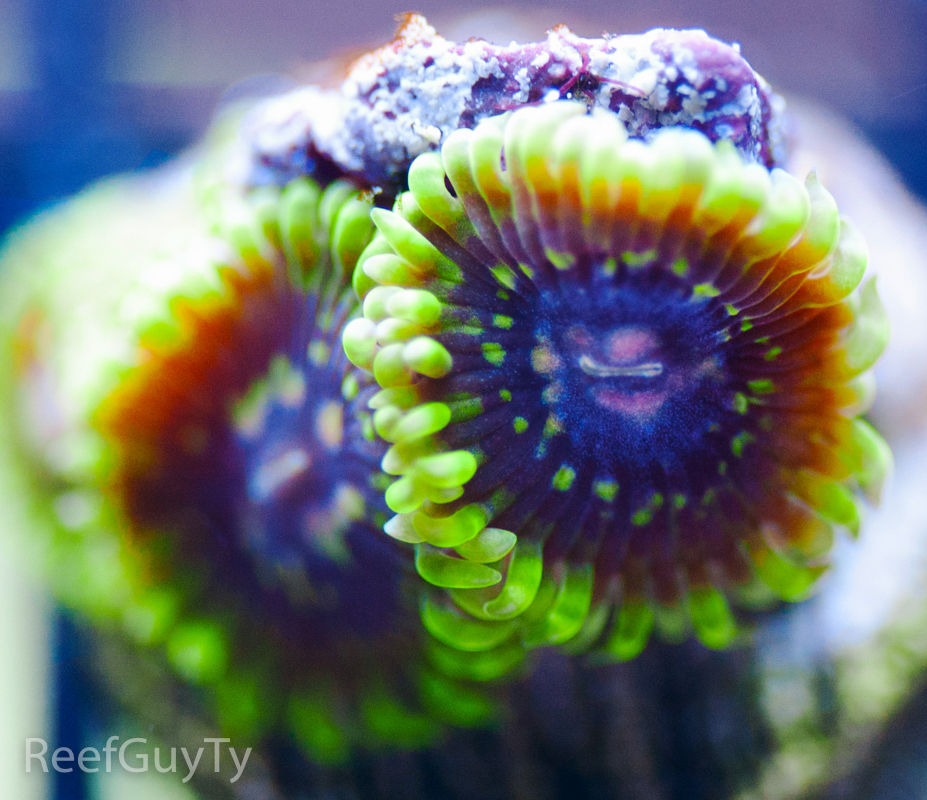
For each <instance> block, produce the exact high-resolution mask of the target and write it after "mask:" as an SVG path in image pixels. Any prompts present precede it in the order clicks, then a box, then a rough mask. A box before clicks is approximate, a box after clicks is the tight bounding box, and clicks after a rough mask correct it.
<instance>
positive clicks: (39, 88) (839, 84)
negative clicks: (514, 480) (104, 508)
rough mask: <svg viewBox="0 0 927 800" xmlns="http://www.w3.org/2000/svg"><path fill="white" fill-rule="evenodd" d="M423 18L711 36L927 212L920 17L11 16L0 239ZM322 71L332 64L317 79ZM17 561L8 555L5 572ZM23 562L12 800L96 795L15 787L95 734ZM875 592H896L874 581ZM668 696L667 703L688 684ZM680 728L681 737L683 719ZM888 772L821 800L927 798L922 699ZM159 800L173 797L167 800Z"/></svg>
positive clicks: (56, 631) (1, 26) (915, 3)
mask: <svg viewBox="0 0 927 800" xmlns="http://www.w3.org/2000/svg"><path fill="white" fill-rule="evenodd" d="M411 10H415V11H421V12H423V13H425V14H426V15H427V17H428V18H429V21H430V22H431V23H432V24H434V25H435V26H436V27H437V28H438V30H439V31H440V32H441V33H442V34H443V35H445V36H446V37H447V38H450V39H457V40H462V39H466V38H467V37H469V36H478V35H479V36H485V37H486V38H495V39H497V40H503V41H507V40H509V39H519V40H523V41H524V40H534V39H539V38H542V37H543V35H544V31H545V29H546V28H547V27H549V26H551V25H553V24H556V23H559V22H563V23H566V24H567V25H568V26H569V27H571V28H572V29H573V30H574V31H576V32H577V33H579V34H581V35H588V36H597V35H600V34H601V33H602V32H603V31H609V32H613V33H624V32H639V31H644V30H647V29H649V28H651V27H656V26H664V27H702V28H705V29H706V30H707V31H708V32H709V33H711V34H712V35H713V36H716V37H719V38H721V39H725V40H729V41H737V42H739V43H740V44H741V46H742V49H743V53H744V54H745V56H746V57H747V59H748V60H749V61H750V62H751V64H752V65H753V67H754V68H755V69H756V70H757V71H758V72H759V73H760V74H762V75H763V76H764V77H765V78H766V79H767V80H769V81H770V83H771V84H772V85H773V87H774V88H775V89H776V90H778V91H780V92H782V93H784V94H786V95H787V96H796V97H801V98H804V99H806V100H810V101H813V102H815V103H817V104H820V105H821V106H823V107H825V108H826V109H829V110H831V111H833V112H835V113H836V114H838V115H841V116H843V117H845V118H846V119H848V120H850V121H851V122H852V123H853V124H854V125H855V126H856V127H857V128H858V129H859V131H860V132H861V133H862V134H863V135H864V136H865V137H866V138H867V139H868V140H869V141H871V142H872V143H873V144H874V145H875V147H876V148H877V149H878V150H879V151H880V152H881V153H882V154H883V155H884V156H885V157H886V158H887V159H888V161H889V162H890V163H891V165H892V166H893V168H894V169H895V170H897V172H898V173H899V174H900V176H901V178H902V180H903V181H904V183H905V184H906V185H907V187H908V188H909V189H910V190H911V191H912V192H914V193H916V194H919V195H920V197H921V198H923V199H927V48H925V46H924V42H925V41H927V2H924V0H885V1H884V2H863V1H862V0H860V1H858V2H852V1H851V0H835V1H834V2H820V3H806V2H799V0H772V1H770V2H765V3H748V2H710V1H709V0H694V1H690V2H677V1H674V0H655V1H654V2H648V3H645V4H641V3H630V2H587V3H582V4H579V3H571V4H559V5H558V4H552V3H546V4H542V5H537V4H527V3H524V4H519V3H508V4H506V5H505V7H504V8H499V7H498V5H497V4H493V3H486V4H483V3H478V2H476V3H474V2H471V3H468V4H467V5H466V8H462V7H461V5H460V4H457V3H450V2H433V1H427V0H426V1H424V2H417V3H416V4H415V5H414V7H406V6H404V5H402V4H399V5H395V4H393V3H389V2H383V0H372V1H370V2H354V3H344V2H339V3H318V2H298V0H265V1H264V2H260V3H258V2H248V3H243V2H236V3H230V2H227V1H225V2H224V1H223V0H140V1H136V0H96V1H95V2H91V0H36V1H35V2H26V1H25V0H22V1H21V0H0V231H5V230H6V229H8V228H10V227H11V226H15V225H16V224H17V223H18V222H21V221H23V220H24V219H26V218H27V217H28V216H29V215H31V214H33V213H35V212H37V211H39V210H41V209H42V208H45V207H47V206H49V205H50V204H54V203H56V202H59V201H61V200H63V199H65V198H67V197H68V196H70V195H72V194H74V193H75V192H78V191H80V190H81V189H82V188H83V187H84V186H86V185H87V184H88V183H90V182H92V181H95V180H97V179H100V178H102V177H104V176H106V175H109V174H113V173H118V172H124V171H129V170H145V169H152V168H154V167H157V166H158V165H160V164H162V163H164V162H165V161H167V160H168V159H170V158H171V157H173V156H174V155H176V154H177V153H179V152H181V151H182V150H183V149H184V148H185V147H186V146H187V145H189V144H190V143H192V142H194V141H195V140H196V139H197V138H198V137H199V136H200V135H201V134H202V133H203V131H204V130H205V129H206V127H207V126H208V124H209V121H210V119H211V117H212V115H213V113H214V111H215V109H216V108H217V106H219V105H220V104H221V103H223V102H228V101H230V100H233V99H236V98H240V97H243V96H248V95H260V94H265V93H270V92H273V91H275V90H279V89H281V88H285V87H286V86H288V85H291V84H293V83H294V82H298V81H323V82H325V81H329V82H334V81H336V80H337V79H338V76H339V65H340V64H343V63H344V62H345V61H347V60H349V59H350V58H351V56H352V55H355V54H358V53H360V52H363V51H364V50H365V49H368V48H369V47H370V46H375V45H378V44H380V43H382V42H383V41H386V40H387V39H388V38H389V36H390V35H391V33H392V31H393V29H394V27H395V20H394V15H395V13H397V12H402V11H411ZM462 14H463V15H462ZM325 59H331V61H328V62H327V63H325V64H321V65H319V64H318V63H317V62H320V61H323V60H325ZM925 268H927V267H925ZM925 358H927V356H925ZM915 460H916V459H915ZM2 514H3V510H2V509H0V515H2ZM7 546H8V543H6V542H3V541H0V555H3V554H4V553H5V552H6V549H5V548H6V547H7ZM11 563H12V562H10V560H9V559H6V558H3V559H2V564H0V700H2V704H0V728H2V732H0V795H2V796H4V797H6V796H9V797H10V798H12V800H19V798H23V800H25V798H28V797H36V798H38V797H49V798H54V800H83V799H84V798H88V797H91V796H96V794H94V793H95V792H96V791H97V789H96V788H94V787H92V786H90V785H89V782H88V781H87V776H86V775H84V774H83V773H81V772H79V771H77V770H75V772H74V773H71V774H70V775H52V776H50V778H51V779H50V780H49V782H47V783H45V784H43V783H42V782H41V780H40V779H41V776H29V777H30V780H28V781H24V780H23V777H24V776H22V775H21V772H22V764H21V753H22V740H23V738H24V737H25V736H27V735H42V732H48V734H49V735H50V736H51V737H53V739H54V741H55V744H56V745H58V746H70V747H72V748H74V749H79V747H80V746H82V743H83V742H85V741H87V737H88V736H89V735H90V734H91V732H93V731H94V729H95V726H97V725H99V724H100V723H99V721H98V720H96V718H95V714H96V704H95V703H94V701H93V698H92V696H91V695H90V694H89V689H88V687H87V686H86V685H84V684H82V682H81V681H82V679H81V677H80V675H79V673H78V671H76V670H74V669H72V666H73V664H74V662H75V659H77V658H78V657H79V654H80V648H81V641H80V638H79V637H78V636H77V634H76V633H75V630H74V628H73V626H72V624H71V622H70V620H69V619H68V617H67V615H66V614H64V613H62V612H60V611H56V610H55V608H54V606H53V604H52V603H51V602H50V601H49V600H48V599H47V598H46V597H45V595H44V593H43V591H42V590H41V587H38V586H36V585H34V584H33V583H31V582H30V580H29V579H28V578H27V577H23V576H22V575H20V574H19V573H18V572H16V570H15V567H14V566H11ZM873 579H874V580H891V575H890V574H889V575H886V574H885V573H884V572H883V573H878V572H877V573H875V577H874V578H873ZM811 638H813V632H812V634H811ZM735 666H736V665H735ZM707 668H708V665H706V669H707ZM732 669H735V667H732ZM735 671H736V669H735ZM663 677H664V679H665V680H667V685H668V686H674V685H675V686H678V685H680V684H679V682H677V683H676V684H674V683H673V682H672V681H671V680H669V679H667V678H666V676H663ZM551 680H553V678H551ZM700 680H706V681H707V678H706V676H704V675H703V676H701V678H700ZM717 681H720V684H719V685H716V686H715V688H714V690H713V691H714V695H713V697H714V700H713V702H715V701H716V702H723V701H724V692H723V675H722V676H716V682H717ZM663 702H665V703H666V704H668V705H673V704H674V703H675V704H677V705H680V707H681V705H682V703H683V699H680V698H674V697H672V696H671V695H667V696H666V697H664V698H663ZM731 702H733V700H732V701H731ZM8 721H9V724H7V723H8ZM677 722H678V723H679V724H680V725H685V716H684V715H680V716H679V717H678V719H677ZM748 722H749V721H748ZM747 728H749V724H748V725H747ZM29 731H38V732H33V733H29ZM723 734H724V732H723V731H722V732H720V733H719V732H717V731H716V732H714V734H713V735H717V736H723ZM692 735H693V736H695V734H694V733H693V734H692ZM706 735H707V734H706ZM695 738H697V737H695ZM754 744H756V743H754ZM760 749H761V748H760ZM683 750H684V751H685V748H684V747H683ZM686 752H687V753H688V755H687V756H686V758H688V759H690V760H691V762H692V763H688V762H685V759H683V761H682V762H680V766H679V769H680V775H679V778H678V780H674V781H670V782H669V784H668V785H670V786H671V789H670V794H669V796H671V797H673V798H680V799H682V798H701V797H709V796H713V795H712V794H711V792H710V790H709V789H708V788H707V787H703V786H700V785H699V784H698V780H696V778H695V777H693V776H697V775H698V764H697V762H698V751H697V749H692V748H690V749H689V750H688V751H686ZM877 753H878V757H877V758H875V759H874V761H873V764H872V765H871V766H870V767H867V769H868V772H866V774H865V775H862V776H861V777H859V780H858V781H857V782H856V783H854V784H847V785H846V786H843V787H836V788H834V789H833V790H832V791H831V793H830V794H828V795H827V796H828V797H834V798H837V797H847V798H849V797H853V798H861V799H862V798H879V799H880V800H881V799H882V798H885V799H886V800H887V799H888V798H905V800H908V799H911V800H915V799H916V798H918V797H927V694H922V695H920V696H916V697H914V698H913V699H912V700H911V701H910V702H909V703H908V704H907V705H906V706H905V707H904V708H903V710H902V712H901V713H900V714H899V715H898V716H897V718H896V719H895V720H894V721H893V722H892V724H891V726H890V728H889V735H888V736H887V737H886V739H885V741H884V742H883V743H882V744H881V745H880V746H879V748H877ZM32 777H35V780H31V778H32ZM555 777H556V781H557V782H558V783H557V785H558V786H559V787H560V788H561V789H562V792H561V795H560V796H564V797H566V796H571V795H570V794H568V793H569V792H571V780H572V778H571V776H570V775H569V774H557V775H556V776H555ZM703 777H704V776H703ZM5 781H6V783H5ZM139 786H140V785H139V784H136V785H134V787H133V788H132V789H131V790H127V789H125V787H123V788H122V789H120V788H118V787H116V788H110V790H109V791H110V794H108V795H106V796H107V797H109V796H112V797H127V796H129V795H127V794H122V795H120V792H122V791H131V792H133V795H132V796H133V797H135V796H141V795H140V794H139V795H136V794H134V792H136V791H140V789H139ZM7 787H8V791H9V792H10V793H9V794H6V793H4V789H5V788H7ZM575 788H576V791H577V792H586V793H585V794H577V795H576V796H590V797H591V796H594V795H593V794H589V793H588V792H589V791H591V790H589V789H588V787H583V788H582V789H581V788H580V787H579V786H578V784H577V786H576V787H575ZM175 790H176V787H171V789H170V792H174V791H175ZM148 791H151V792H152V794H151V796H152V797H167V796H168V795H167V794H164V793H162V792H161V790H159V789H158V788H152V789H149V790H148ZM164 791H167V789H165V790H164ZM411 791H412V789H411V788H410V792H411ZM172 796H173V795H172ZM178 796H181V797H182V796H183V795H178ZM397 796H404V795H402V794H398V795H397ZM408 796H410V797H412V796H416V797H417V796H419V795H416V794H411V793H410V794H409V795H408Z"/></svg>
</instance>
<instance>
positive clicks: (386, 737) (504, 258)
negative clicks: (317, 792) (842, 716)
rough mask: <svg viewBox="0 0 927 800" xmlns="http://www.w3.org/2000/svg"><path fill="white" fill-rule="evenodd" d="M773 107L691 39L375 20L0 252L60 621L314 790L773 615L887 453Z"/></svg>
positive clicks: (136, 700)
mask: <svg viewBox="0 0 927 800" xmlns="http://www.w3.org/2000/svg"><path fill="white" fill-rule="evenodd" d="M782 113H783V109H782V102H781V100H780V99H779V98H778V97H777V96H776V95H774V94H773V93H772V92H771V90H770V89H769V87H768V86H767V85H766V83H765V82H764V81H763V79H762V78H760V77H759V76H758V75H756V74H755V73H754V72H753V70H752V69H751V68H750V66H749V65H748V64H747V62H746V61H745V60H744V59H743V58H742V57H741V55H740V53H739V50H738V49H737V48H736V47H731V46H728V45H725V44H723V43H721V42H718V41H716V40H714V39H712V38H710V37H708V36H707V35H706V34H705V33H704V32H702V31H671V30H655V31H651V32H649V33H645V34H642V35H634V36H613V37H606V38H603V39H582V38H579V37H577V36H575V35H573V34H572V33H571V32H570V31H568V30H566V29H564V28H557V29H555V30H554V31H552V32H551V33H550V34H549V36H548V38H547V39H546V40H545V41H543V42H540V43H535V44H527V45H516V44H512V45H509V46H507V47H499V46H496V45H492V44H489V43H487V42H484V41H478V40H472V41H470V42H467V43H464V44H455V43H452V42H448V41H446V40H445V39H443V38H441V37H440V36H439V35H437V33H436V32H435V31H434V30H433V29H432V28H431V27H429V26H428V25H427V23H426V22H425V20H424V19H423V18H421V17H419V16H410V17H408V18H407V20H406V22H405V24H404V26H403V27H402V29H401V30H400V32H399V34H398V36H397V38H396V39H395V41H393V42H391V43H390V44H388V45H386V46H385V47H383V48H381V49H380V50H377V51H375V52H373V53H371V54H369V55H366V56H364V57H363V58H361V59H360V60H359V61H357V62H356V63H355V64H354V66H353V67H352V68H351V70H350V72H349V74H348V76H347V78H346V79H345V81H344V83H343V85H342V86H341V87H340V88H339V89H334V90H322V89H319V88H315V87H309V88H302V89H299V90H297V91H293V92H291V93H289V94H286V95H283V96H280V97H276V98H273V99H270V100H267V101H263V102H262V103H260V104H258V105H256V106H254V107H253V108H251V109H250V110H249V111H248V112H247V113H245V114H244V115H243V116H240V117H239V118H237V119H235V120H234V121H233V122H232V123H231V124H230V123H228V122H226V123H225V127H224V128H223V130H224V134H222V135H219V134H216V135H215V136H214V137H213V141H212V143H211V145H209V146H208V149H207V150H204V151H202V152H201V156H202V157H201V158H200V160H199V162H198V164H197V165H196V166H195V167H194V168H192V169H191V168H189V167H188V166H184V165H181V166H179V167H175V168H174V169H173V171H170V170H169V171H168V172H167V173H166V174H164V175H163V176H161V177H157V178H153V179H147V180H145V181H139V180H137V179H135V180H132V179H130V180H123V181H121V182H119V181H117V182H115V183H110V184H108V185H106V186H103V187H99V188H96V189H93V190H91V191H90V192H88V193H87V194H85V195H84V196H83V197H81V198H78V199H76V200H75V201H73V202H72V203H71V204H69V205H67V206H65V207H63V208H62V209H60V210H58V211H56V212H54V213H52V214H51V215H49V216H47V218H45V219H40V220H38V221H36V222H35V223H33V224H32V225H30V226H27V227H26V228H24V229H23V230H22V231H20V233H19V234H18V235H17V236H16V237H15V238H14V240H13V241H12V243H11V244H10V245H9V246H8V248H7V251H6V256H5V261H6V267H7V269H6V272H7V273H8V275H7V276H6V288H7V290H8V291H7V297H6V299H5V300H4V302H5V303H6V304H7V306H6V311H7V312H8V313H7V314H5V318H6V319H10V320H13V328H12V329H11V330H10V331H9V332H8V335H7V336H6V337H5V340H4V341H5V343H6V344H5V348H4V353H3V355H4V358H6V359H8V363H9V369H4V370H3V371H4V373H6V372H11V374H12V375H13V376H14V378H13V382H12V385H11V386H8V387H6V389H7V391H6V392H5V395H6V399H7V402H8V403H10V404H12V405H11V412H10V414H11V418H12V419H13V420H14V422H13V423H12V425H13V428H14V429H15V432H16V439H17V440H18V449H17V458H18V459H19V462H20V464H21V466H20V472H21V477H22V481H24V482H26V486H27V489H28V491H29V492H30V493H31V496H32V497H33V498H34V499H35V502H36V503H37V504H39V506H40V507H41V508H42V509H44V510H43V511H42V512H41V513H40V514H39V515H38V516H39V517H41V521H40V522H37V523H36V524H37V526H38V528H39V529H40V530H43V531H45V532H46V534H47V540H48V561H49V573H50V576H51V579H52V580H53V582H54V585H55V588H56V591H57V593H58V596H59V597H60V599H61V601H62V602H63V603H65V604H66V605H67V606H69V607H71V608H72V609H74V610H76V611H77V612H79V614H80V615H81V616H82V618H84V619H85V620H87V621H89V622H90V623H92V624H93V625H94V626H95V627H96V628H97V629H98V630H101V631H106V632H108V635H110V636H111V637H114V638H115V639H118V640H122V641H128V642H131V643H132V648H134V651H135V652H136V653H142V654H144V657H145V658H146V659H148V660H150V661H153V662H155V663H156V664H159V665H161V666H162V668H163V673H164V675H165V676H166V677H165V681H173V682H174V683H176V684H179V685H181V686H193V687H196V690H195V694H196V696H197V697H198V698H201V699H202V702H203V703H205V708H206V710H207V715H208V718H209V719H210V720H212V721H213V722H212V723H211V724H213V725H214V726H215V728H216V730H218V731H220V732H221V733H222V734H224V735H231V736H235V737H238V738H240V739H241V740H242V743H243V744H244V743H245V742H247V741H260V740H261V739H262V737H265V736H267V735H270V734H274V733H279V732H284V733H285V734H286V735H288V736H290V737H292V738H293V739H295V741H296V742H297V743H298V744H299V746H300V749H301V750H302V752H303V753H304V754H305V755H306V756H307V757H308V758H309V759H310V760H313V761H316V762H322V763H332V762H338V761H342V760H344V759H346V758H347V757H348V756H349V755H350V753H351V752H352V751H353V749H354V748H355V747H357V746H363V747H377V746H384V745H388V746H392V747H409V748H411V747H421V746H423V745H425V744H428V743H429V742H431V741H433V740H434V737H435V736H436V735H437V733H438V732H439V731H440V730H441V729H442V727H443V726H446V725H452V726H478V725H483V724H485V723H487V722H488V721H490V720H492V719H494V718H495V717H497V716H498V713H499V710H500V704H501V703H502V700H501V695H500V693H499V691H498V687H499V686H500V684H501V683H503V682H504V681H507V680H514V679H516V678H517V677H518V676H519V675H522V674H524V673H525V671H526V670H528V669H529V668H530V663H531V657H530V654H531V650H532V649H533V648H538V647H544V646H553V645H558V646H562V647H563V648H565V649H567V650H568V651H569V652H573V653H594V654H597V656H598V657H600V658H603V657H604V658H608V659H611V660H627V659H631V658H633V657H635V656H636V655H637V654H639V653H640V652H641V650H642V649H643V648H644V647H645V646H646V644H647V641H648V638H649V637H650V636H651V634H652V632H653V631H654V630H655V631H656V632H657V634H658V635H661V636H663V637H665V638H668V639H671V640H678V639H681V638H684V637H685V636H687V635H688V633H689V631H691V632H693V633H694V635H695V636H696V637H697V638H698V639H699V640H700V641H701V642H702V643H704V644H705V645H707V646H708V647H712V648H722V647H725V646H727V645H729V644H730V643H731V642H733V641H735V640H736V639H737V637H738V635H739V632H740V628H739V627H738V621H737V609H738V608H741V607H751V608H755V607H758V606H762V605H763V604H769V603H770V602H774V601H775V600H776V599H778V598H783V599H786V600H797V599H800V598H802V597H803V596H805V595H806V594H807V592H808V591H809V589H810V587H811V586H812V584H813V582H814V580H815V578H816V577H817V576H818V575H819V574H820V573H821V572H822V570H823V569H824V568H825V567H826V564H827V557H828V553H829V550H830V547H831V543H832V540H833V536H834V532H835V530H841V529H846V530H849V531H850V532H851V533H854V532H855V531H856V530H857V528H858V524H859V510H858V506H859V503H860V500H861V498H862V497H870V498H875V497H877V495H878V491H879V487H880V483H881V481H882V478H883V477H884V473H885V471H886V469H887V467H888V464H889V460H890V455H889V453H888V450H887V446H886V445H885V443H884V442H883V440H882V439H881V438H880V437H879V435H878V434H877V433H876V432H875V431H874V430H873V429H872V428H871V427H870V426H869V425H868V424H867V423H866V422H864V421H863V420H862V419H860V416H859V415H860V414H862V413H864V412H865V411H866V410H867V408H868V403H869V402H870V400H871V397H872V381H871V367H872V366H873V364H874V363H875V361H876V359H877V358H878V356H879V354H880V352H881V350H882V349H883V347H884V345H885V342H886V337H887V323H886V321H885V319H884V314H883V311H882V307H881V305H880V302H879V298H878V296H877V294H876V290H875V286H874V284H873V283H872V282H871V281H869V282H867V281H864V280H863V275H864V272H865V269H866V249H865V245H864V243H863V242H862V241H861V239H860V236H859V234H858V233H857V232H856V229H855V228H854V227H853V225H852V224H851V223H850V222H849V221H847V220H845V219H843V218H841V217H840V216H839V214H838V211H837V208H836V205H835V203H834V200H833V198H832V197H831V196H830V195H829V194H828V193H827V191H826V189H825V188H824V187H822V186H821V185H820V183H819V182H818V180H817V178H816V177H815V175H814V174H812V175H810V176H808V177H807V179H806V180H799V179H796V178H795V177H792V176H791V175H789V174H788V173H786V172H785V171H784V170H783V169H781V168H780V166H781V165H782V164H783V163H784V158H785V153H784V152H783V142H782V138H781V135H780V119H781V115H782ZM229 131H231V132H229ZM114 682H117V681H116V678H115V677H114ZM123 699H125V697H124V698H123ZM126 702H128V703H129V704H130V705H132V704H134V707H135V709H136V710H137V711H138V712H139V713H142V714H149V713H155V712H154V711H153V710H152V707H153V706H155V705H157V704H158V702H159V700H158V695H157V693H156V692H155V693H154V694H153V695H152V696H150V697H147V698H145V697H141V698H140V697H138V693H135V695H132V696H131V697H130V698H129V699H128V700H126ZM237 741H238V740H237V739H236V743H237Z"/></svg>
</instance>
